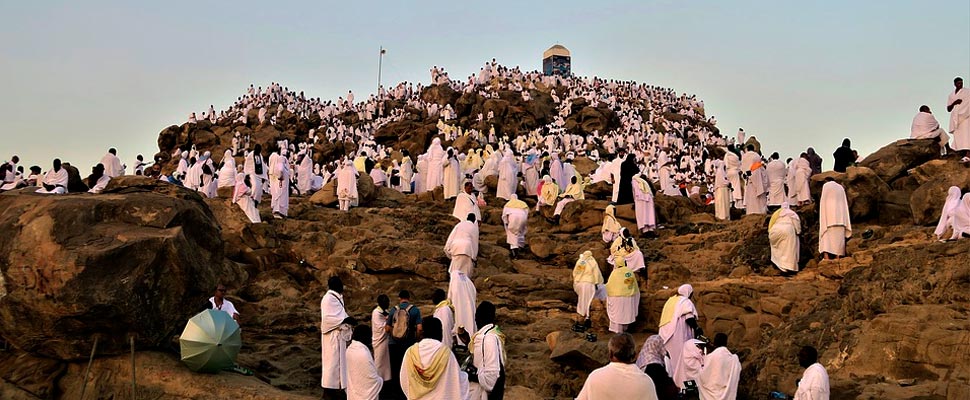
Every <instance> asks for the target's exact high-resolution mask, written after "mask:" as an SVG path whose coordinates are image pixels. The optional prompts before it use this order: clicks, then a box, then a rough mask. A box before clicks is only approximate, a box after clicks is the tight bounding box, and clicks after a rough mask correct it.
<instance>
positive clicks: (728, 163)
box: [724, 144, 744, 209]
mask: <svg viewBox="0 0 970 400" xmlns="http://www.w3.org/2000/svg"><path fill="white" fill-rule="evenodd" d="M740 145H741V144H738V146H740ZM724 168H725V173H726V175H727V180H728V182H729V183H730V184H731V199H732V201H733V202H734V208H741V209H743V208H744V190H743V186H742V185H741V157H740V156H739V155H738V150H737V148H736V147H735V146H734V145H728V147H727V151H725V152H724Z"/></svg>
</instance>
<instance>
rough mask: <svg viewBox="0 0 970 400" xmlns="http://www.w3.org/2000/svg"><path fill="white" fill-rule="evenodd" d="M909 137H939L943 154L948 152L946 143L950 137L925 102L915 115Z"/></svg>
mask: <svg viewBox="0 0 970 400" xmlns="http://www.w3.org/2000/svg"><path fill="white" fill-rule="evenodd" d="M909 138H910V139H937V140H938V141H939V143H940V153H941V154H946V145H947V144H948V143H949V142H950V137H949V136H947V134H946V131H944V130H943V128H941V127H940V122H939V121H937V120H936V117H934V116H933V113H932V112H930V107H929V106H927V105H925V104H924V105H922V106H920V108H919V112H917V113H916V116H915V117H913V124H912V125H910V128H909Z"/></svg>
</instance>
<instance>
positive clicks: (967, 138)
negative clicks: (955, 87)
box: [946, 87, 970, 150]
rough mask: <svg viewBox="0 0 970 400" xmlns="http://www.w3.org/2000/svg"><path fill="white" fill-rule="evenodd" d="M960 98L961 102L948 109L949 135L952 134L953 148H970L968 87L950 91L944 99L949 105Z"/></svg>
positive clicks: (969, 91) (969, 100)
mask: <svg viewBox="0 0 970 400" xmlns="http://www.w3.org/2000/svg"><path fill="white" fill-rule="evenodd" d="M958 99H959V100H961V101H962V103H960V104H957V105H955V106H953V109H952V110H950V129H949V130H950V135H952V136H953V144H952V145H951V146H950V147H952V148H953V150H970V89H967V88H965V87H964V88H962V89H960V91H958V92H954V93H950V95H949V97H947V99H946V105H947V106H950V105H952V104H953V103H954V102H955V101H957V100H958Z"/></svg>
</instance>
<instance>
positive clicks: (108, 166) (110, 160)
mask: <svg viewBox="0 0 970 400" xmlns="http://www.w3.org/2000/svg"><path fill="white" fill-rule="evenodd" d="M101 165H103V166H104V174H105V175H107V176H108V177H109V178H115V177H119V176H122V175H124V174H125V167H124V166H123V165H121V159H120V158H118V156H116V155H114V154H111V153H106V154H105V155H104V157H101Z"/></svg>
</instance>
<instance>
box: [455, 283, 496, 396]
mask: <svg viewBox="0 0 970 400" xmlns="http://www.w3.org/2000/svg"><path fill="white" fill-rule="evenodd" d="M475 321H476V324H477V325H478V326H480V328H479V329H478V331H476V332H475V334H474V335H473V336H472V337H471V338H470V340H471V345H470V346H469V347H468V350H469V351H471V353H472V364H473V365H474V366H475V368H476V369H477V370H478V375H477V379H471V380H472V382H471V383H470V384H469V385H468V398H469V399H472V400H488V399H489V397H493V396H494V398H499V399H501V398H503V397H504V394H505V374H506V372H505V364H506V362H507V361H506V355H505V334H504V333H502V330H501V329H500V328H499V327H498V325H495V305H493V304H492V303H491V302H488V301H483V302H482V304H479V305H478V308H477V309H476V310H475ZM460 333H461V334H462V336H463V338H464V337H467V332H465V331H462V332H460Z"/></svg>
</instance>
